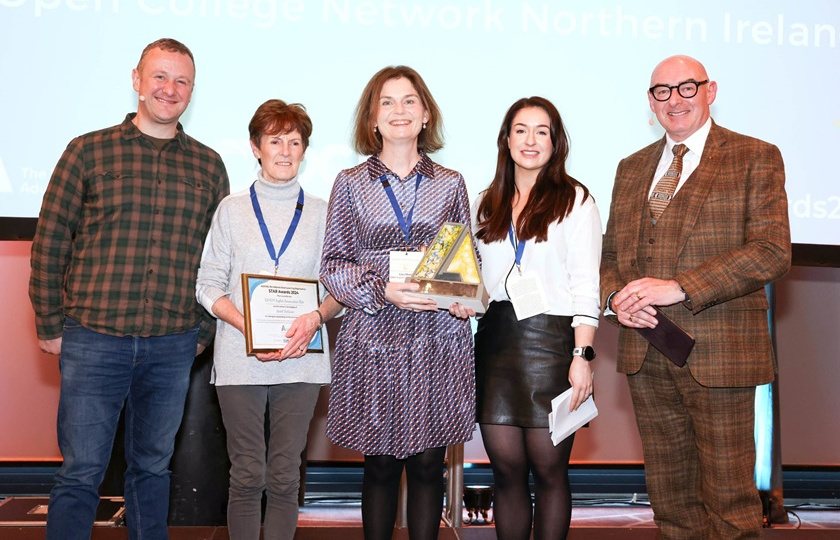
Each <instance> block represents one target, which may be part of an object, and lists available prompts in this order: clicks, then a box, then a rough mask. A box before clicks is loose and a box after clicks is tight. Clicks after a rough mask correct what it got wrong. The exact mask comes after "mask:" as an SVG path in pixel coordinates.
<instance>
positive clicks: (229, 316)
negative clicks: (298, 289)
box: [196, 99, 341, 540]
mask: <svg viewBox="0 0 840 540" xmlns="http://www.w3.org/2000/svg"><path fill="white" fill-rule="evenodd" d="M248 129H249V132H250V139H251V149H252V150H253V153H254V156H255V157H256V158H257V161H258V162H259V163H260V166H261V170H260V171H259V172H258V173H257V179H256V181H255V182H254V183H253V185H252V186H251V187H250V189H248V190H245V191H242V192H239V193H234V194H232V195H230V196H228V197H227V198H225V199H224V200H223V201H222V202H221V203H220V204H219V207H218V209H217V211H216V215H215V216H214V217H213V224H212V226H211V228H210V233H209V235H208V237H207V242H206V244H205V250H204V255H203V257H202V259H201V267H200V268H199V271H198V283H197V286H196V294H197V297H198V300H199V301H200V302H201V304H202V305H203V306H204V307H205V309H207V310H208V311H209V312H210V313H212V314H213V315H214V316H216V317H218V318H219V321H218V328H217V331H216V341H215V353H214V356H213V375H212V380H211V382H212V383H213V384H215V385H216V392H217V394H218V396H219V403H220V404H221V408H222V418H223V421H224V424H225V429H226V430H227V448H228V454H229V455H230V460H231V468H230V489H229V502H228V528H229V532H230V537H231V539H233V540H239V539H243V540H245V539H247V540H257V539H258V538H259V536H260V515H261V500H262V494H263V491H265V493H266V498H267V506H266V512H265V527H264V529H265V530H264V538H265V539H266V540H279V539H291V538H292V537H293V536H294V532H295V528H296V524H297V515H298V504H297V493H298V489H299V483H300V474H299V468H300V455H301V452H302V451H303V448H304V446H305V445H306V436H307V431H308V429H309V421H310V420H311V418H312V414H313V411H314V409H315V403H316V401H317V399H318V394H319V389H320V386H321V385H324V384H327V383H329V382H330V361H329V355H328V351H329V347H328V345H327V344H326V343H324V346H323V349H324V352H323V353H320V352H319V353H315V352H312V353H308V352H307V345H308V344H309V343H310V342H311V340H312V338H313V336H314V335H315V332H316V331H318V330H319V328H320V327H321V324H323V322H324V321H327V320H329V319H331V318H332V317H334V316H335V315H336V314H337V313H338V312H339V310H340V309H341V305H340V304H339V303H337V302H336V301H335V300H334V299H333V298H332V297H331V296H329V295H327V296H326V298H324V300H323V302H322V303H321V305H320V307H319V308H318V309H316V310H314V311H312V312H310V313H306V314H303V315H301V316H299V317H298V318H297V319H295V321H294V322H293V323H292V325H291V327H290V329H289V330H288V332H287V333H286V336H287V337H288V338H289V342H288V343H287V344H286V345H285V346H284V348H283V349H281V350H278V351H273V352H262V353H256V354H255V355H254V356H248V355H247V354H246V345H245V343H246V342H245V336H244V331H245V318H244V316H243V302H242V298H243V297H242V286H241V275H242V274H243V273H249V274H257V273H268V274H274V275H277V276H283V277H294V278H306V279H318V269H319V266H320V260H321V246H322V244H323V240H324V228H325V224H326V213H327V205H326V203H325V202H324V201H323V200H322V199H319V198H317V197H314V196H312V195H310V194H308V193H305V192H304V191H303V189H302V188H301V187H300V184H299V183H298V178H297V173H298V169H299V167H300V164H301V162H302V161H303V157H304V153H305V152H306V148H307V146H308V143H309V136H310V135H311V133H312V122H311V120H310V119H309V116H308V115H307V114H306V111H305V110H304V108H303V107H302V106H301V105H297V104H291V105H287V104H286V103H284V102H283V101H281V100H277V99H273V100H269V101H267V102H265V103H263V104H262V105H261V106H260V107H259V108H258V109H257V111H256V113H255V114H254V117H253V118H252V119H251V122H250V124H249V126H248ZM300 207H302V210H301V212H300V213H299V216H298V218H297V219H295V213H296V208H300ZM274 246H280V251H279V252H277V251H275V249H274V248H273V247H274ZM266 410H268V419H269V426H270V434H269V436H268V445H267V449H268V450H267V451H266V436H265V430H264V425H265V419H266Z"/></svg>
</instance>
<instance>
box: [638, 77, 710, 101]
mask: <svg viewBox="0 0 840 540" xmlns="http://www.w3.org/2000/svg"><path fill="white" fill-rule="evenodd" d="M707 82H709V79H706V80H705V81H700V82H697V81H685V82H681V83H680V84H677V85H674V86H668V85H667V84H657V85H656V86H654V87H652V88H651V89H650V90H648V91H649V92H650V95H652V96H653V99H655V100H656V101H668V100H669V99H671V92H672V91H673V90H674V88H676V89H677V92H679V94H680V96H682V97H684V98H685V99H689V98H693V97H694V96H696V95H697V89H698V88H699V87H700V86H702V85H704V84H706V83H707Z"/></svg>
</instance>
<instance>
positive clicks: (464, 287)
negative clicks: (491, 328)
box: [407, 278, 490, 315]
mask: <svg viewBox="0 0 840 540" xmlns="http://www.w3.org/2000/svg"><path fill="white" fill-rule="evenodd" d="M408 282H409V283H417V284H418V285H420V290H419V291H411V292H408V293H407V294H416V295H418V296H425V297H427V298H432V299H434V301H435V302H436V303H437V307H438V309H449V306H451V305H452V304H453V303H454V302H458V303H459V304H461V305H463V306H465V307H468V308H471V309H472V310H473V311H475V312H476V314H478V315H482V314H484V312H485V311H487V304H489V303H490V295H488V294H487V290H486V289H485V288H484V284H482V283H460V282H457V281H444V280H440V279H418V278H410V279H409V280H408Z"/></svg>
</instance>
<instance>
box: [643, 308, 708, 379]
mask: <svg viewBox="0 0 840 540" xmlns="http://www.w3.org/2000/svg"><path fill="white" fill-rule="evenodd" d="M653 309H656V320H657V321H659V324H657V325H656V328H637V329H636V330H638V332H639V333H640V334H641V335H642V337H643V338H645V339H646V340H648V341H649V342H650V344H651V345H653V346H654V347H656V349H657V350H658V351H659V352H661V353H662V354H664V355H665V356H666V357H667V358H668V360H670V361H671V362H673V363H674V364H675V365H676V366H678V367H683V366H684V365H685V361H686V360H687V359H688V355H689V354H691V349H693V348H694V336H692V335H691V334H689V333H688V332H686V331H685V330H683V329H682V328H680V326H679V325H678V324H677V323H675V322H674V321H672V320H671V319H670V318H669V317H668V316H667V315H665V314H664V313H662V312H661V311H660V310H659V309H657V308H656V307H654V308H653Z"/></svg>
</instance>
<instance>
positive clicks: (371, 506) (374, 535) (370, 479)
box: [362, 447, 446, 540]
mask: <svg viewBox="0 0 840 540" xmlns="http://www.w3.org/2000/svg"><path fill="white" fill-rule="evenodd" d="M444 457H446V447H440V448H429V449H428V450H426V451H425V452H423V453H421V454H416V455H413V456H410V457H408V458H406V459H397V458H395V457H394V456H365V475H364V479H363V481H362V528H363V529H364V533H365V540H390V539H391V535H392V534H393V533H394V522H395V521H396V519H397V498H398V496H399V491H400V478H401V477H402V471H403V467H405V476H406V481H407V483H408V501H407V503H408V536H409V538H411V540H435V539H436V538H437V537H438V531H439V530H440V516H441V513H442V511H443V458H444Z"/></svg>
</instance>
